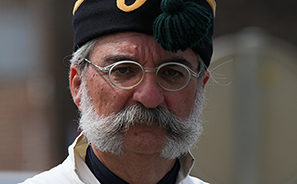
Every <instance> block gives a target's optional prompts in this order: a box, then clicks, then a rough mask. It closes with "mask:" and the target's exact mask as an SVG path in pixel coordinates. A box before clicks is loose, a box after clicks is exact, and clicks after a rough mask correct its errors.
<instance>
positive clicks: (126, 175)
mask: <svg viewBox="0 0 297 184" xmlns="http://www.w3.org/2000/svg"><path fill="white" fill-rule="evenodd" d="M92 148H93V151H94V153H95V155H96V156H97V158H98V159H99V160H100V161H101V162H102V163H103V164H104V165H105V166H106V167H107V168H108V169H109V170H110V171H111V172H113V173H114V174H115V175H117V176H118V177H120V178H121V179H123V180H125V181H126V182H128V183H130V184H140V183H141V184H155V183H157V182H158V181H160V180H161V179H162V178H163V177H164V176H165V175H166V174H167V173H168V172H169V171H170V170H171V169H172V168H173V166H174V164H175V161H176V160H175V159H174V160H168V159H164V158H161V157H160V156H159V154H151V155H145V154H137V153H132V152H131V153H127V152H126V153H123V154H122V155H114V154H110V153H106V152H101V151H99V150H98V149H96V147H95V146H94V145H92Z"/></svg>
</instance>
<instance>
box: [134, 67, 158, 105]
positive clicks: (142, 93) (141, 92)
mask: <svg viewBox="0 0 297 184" xmlns="http://www.w3.org/2000/svg"><path fill="white" fill-rule="evenodd" d="M133 100H134V101H137V102H139V103H142V104H143V105H144V106H145V107H146V108H156V107H158V106H159V105H160V104H161V103H162V102H163V101H164V96H163V90H162V88H161V87H160V86H159V85H158V84H157V81H156V77H155V73H154V72H148V73H146V74H145V76H144V79H143V81H142V82H141V83H140V84H139V85H138V86H137V87H136V89H135V91H134V94H133Z"/></svg>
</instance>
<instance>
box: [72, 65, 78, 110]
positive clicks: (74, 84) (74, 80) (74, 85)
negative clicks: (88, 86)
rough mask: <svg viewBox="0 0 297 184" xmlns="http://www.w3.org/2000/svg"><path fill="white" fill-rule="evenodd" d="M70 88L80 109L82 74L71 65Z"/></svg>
mask: <svg viewBox="0 0 297 184" xmlns="http://www.w3.org/2000/svg"><path fill="white" fill-rule="evenodd" d="M69 86H70V91H71V94H72V98H73V101H74V103H75V104H76V106H77V107H78V109H79V110H81V109H80V100H81V91H80V87H81V73H80V70H79V69H78V67H76V66H73V65H71V67H70V77H69Z"/></svg>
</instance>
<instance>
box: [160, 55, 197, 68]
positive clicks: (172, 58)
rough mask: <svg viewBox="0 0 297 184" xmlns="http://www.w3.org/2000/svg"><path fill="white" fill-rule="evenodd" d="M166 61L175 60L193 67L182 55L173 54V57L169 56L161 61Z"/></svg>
mask: <svg viewBox="0 0 297 184" xmlns="http://www.w3.org/2000/svg"><path fill="white" fill-rule="evenodd" d="M166 62H177V63H181V64H184V65H186V66H187V67H189V68H191V69H193V65H192V64H191V63H190V62H189V61H188V60H186V59H185V58H183V57H176V56H174V57H171V58H168V59H166V60H164V61H163V62H162V63H166Z"/></svg>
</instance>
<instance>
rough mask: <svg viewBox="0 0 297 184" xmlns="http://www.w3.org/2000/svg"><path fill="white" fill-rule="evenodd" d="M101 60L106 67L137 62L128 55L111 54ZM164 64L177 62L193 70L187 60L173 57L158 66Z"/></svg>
mask: <svg viewBox="0 0 297 184" xmlns="http://www.w3.org/2000/svg"><path fill="white" fill-rule="evenodd" d="M102 60H103V61H104V62H106V64H107V65H109V64H112V63H115V62H118V61H125V60H129V61H136V62H139V61H138V60H139V59H138V58H136V57H133V56H128V55H112V54H110V55H107V56H104V57H103V58H102ZM166 62H177V63H181V64H184V65H186V66H187V67H189V68H191V69H193V65H192V64H191V63H190V62H189V61H188V60H186V59H185V58H183V57H178V56H173V57H170V58H167V59H164V60H161V61H160V63H159V65H160V64H162V63H166Z"/></svg>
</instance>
